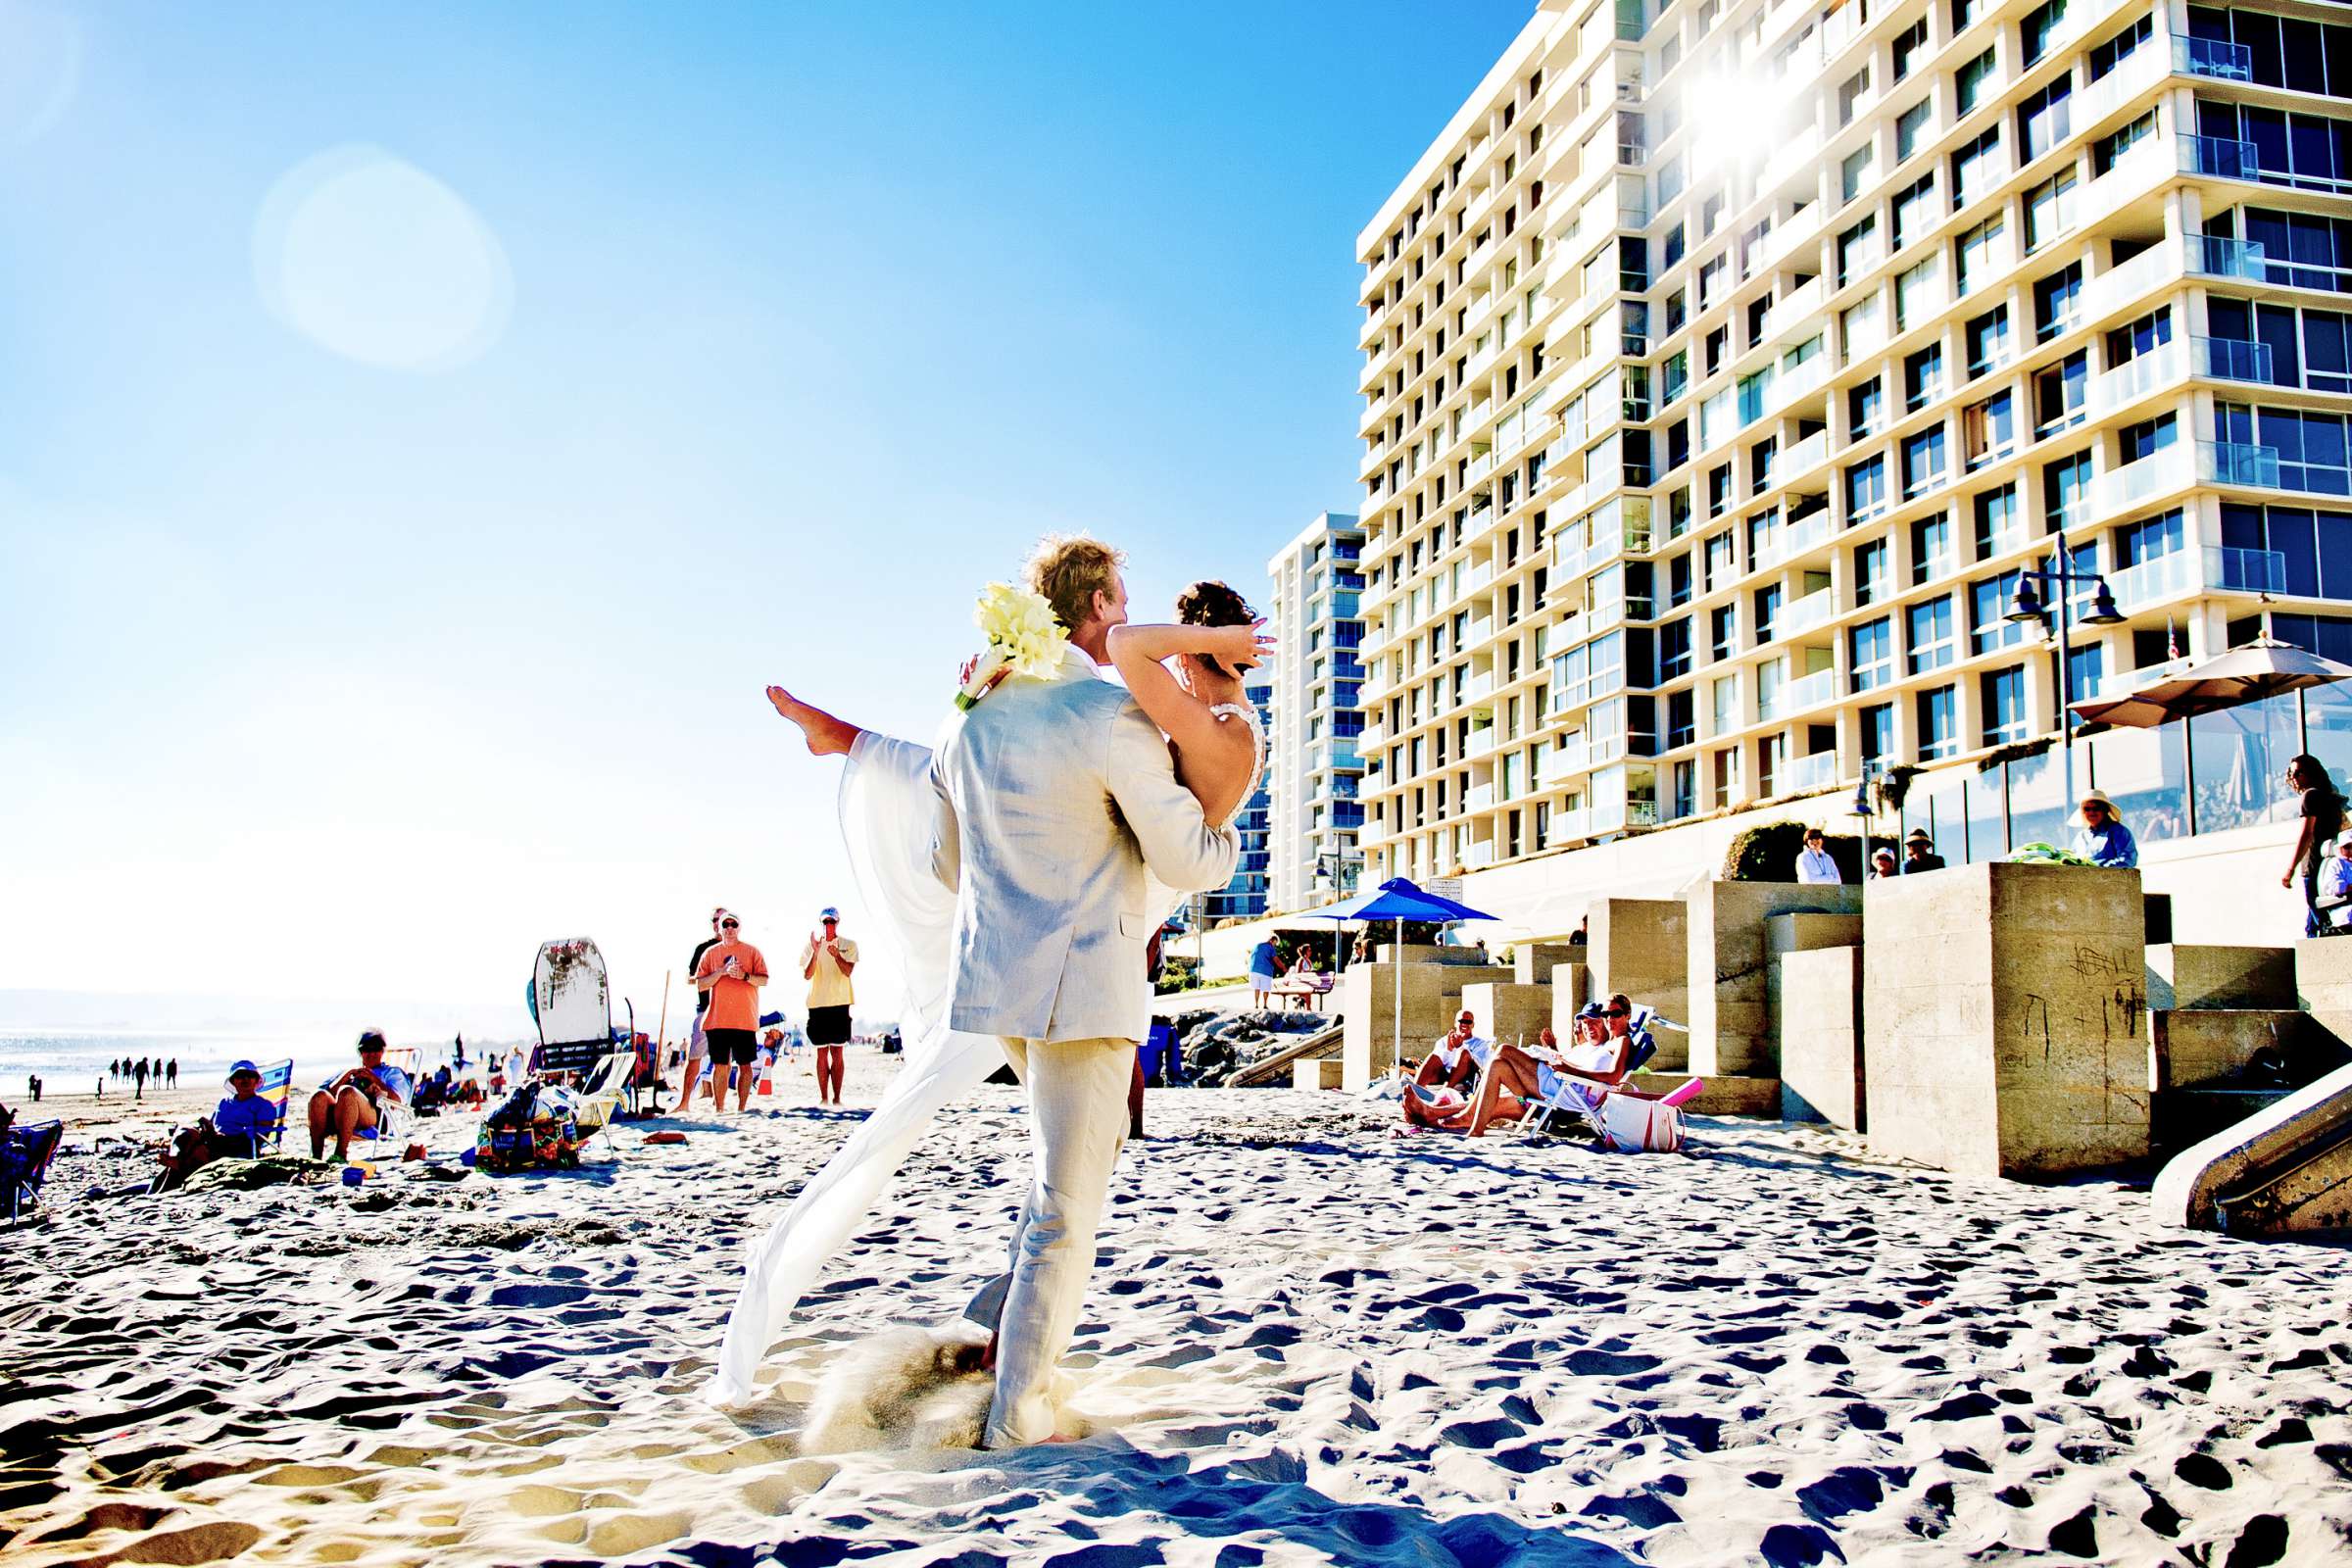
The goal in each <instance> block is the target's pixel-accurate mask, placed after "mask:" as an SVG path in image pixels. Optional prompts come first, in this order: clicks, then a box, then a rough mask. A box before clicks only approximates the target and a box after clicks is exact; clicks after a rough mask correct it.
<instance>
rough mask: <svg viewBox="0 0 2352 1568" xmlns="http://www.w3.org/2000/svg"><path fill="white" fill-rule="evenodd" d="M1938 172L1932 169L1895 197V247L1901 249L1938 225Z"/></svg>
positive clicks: (1898, 192)
mask: <svg viewBox="0 0 2352 1568" xmlns="http://www.w3.org/2000/svg"><path fill="white" fill-rule="evenodd" d="M1936 217H1937V212H1936V172H1935V171H1934V170H1930V171H1929V172H1927V173H1925V174H1922V175H1921V176H1920V177H1919V178H1917V179H1915V180H1913V181H1912V182H1911V183H1910V184H1909V185H1907V186H1905V187H1904V188H1903V189H1902V190H1899V191H1897V192H1896V193H1895V197H1894V248H1895V249H1896V250H1898V251H1899V250H1901V249H1902V248H1903V247H1904V246H1906V245H1908V244H1910V243H1911V242H1912V241H1913V240H1916V239H1918V238H1920V237H1921V236H1922V235H1924V234H1926V233H1927V231H1928V230H1929V229H1931V228H1933V227H1935V226H1936Z"/></svg>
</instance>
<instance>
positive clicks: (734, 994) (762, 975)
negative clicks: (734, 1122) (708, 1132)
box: [694, 914, 767, 1113]
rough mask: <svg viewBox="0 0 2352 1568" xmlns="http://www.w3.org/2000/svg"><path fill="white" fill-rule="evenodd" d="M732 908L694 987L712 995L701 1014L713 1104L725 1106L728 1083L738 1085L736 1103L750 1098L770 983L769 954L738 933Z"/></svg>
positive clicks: (746, 1104)
mask: <svg viewBox="0 0 2352 1568" xmlns="http://www.w3.org/2000/svg"><path fill="white" fill-rule="evenodd" d="M741 924H742V923H741V922H740V921H738V920H737V919H736V918H735V916H734V915H732V914H729V915H727V916H726V917H725V918H724V919H722V920H720V921H719V922H718V942H717V945H716V946H714V947H712V948H711V950H710V951H709V952H708V953H705V954H704V955H703V961H702V962H701V963H699V964H697V965H696V966H695V971H694V989H695V990H697V991H700V992H703V993H705V994H706V995H708V996H709V997H710V998H711V1008H710V1010H709V1011H708V1012H706V1013H705V1014H704V1015H703V1039H704V1041H705V1042H706V1043H707V1044H708V1045H709V1047H710V1051H711V1111H712V1112H713V1113H718V1112H722V1111H724V1110H725V1109H726V1108H727V1083H728V1081H729V1080H730V1079H732V1080H734V1082H735V1083H736V1084H737V1085H738V1086H739V1088H738V1090H737V1095H736V1101H735V1108H736V1109H737V1110H748V1109H750V1108H751V1103H752V1065H753V1062H754V1061H755V1060H756V1059H757V1058H758V1055H759V1052H760V1036H759V1029H760V987H761V986H763V985H765V984H767V960H766V959H765V958H763V957H761V956H760V950H759V949H758V948H755V947H753V946H752V945H751V944H750V943H748V942H746V941H744V940H743V939H742V938H741V936H740V935H739V934H738V933H739V932H740V930H741Z"/></svg>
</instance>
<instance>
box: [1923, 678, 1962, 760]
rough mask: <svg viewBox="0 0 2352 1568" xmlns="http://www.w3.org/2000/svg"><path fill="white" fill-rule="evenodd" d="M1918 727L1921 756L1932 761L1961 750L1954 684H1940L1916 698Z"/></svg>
mask: <svg viewBox="0 0 2352 1568" xmlns="http://www.w3.org/2000/svg"><path fill="white" fill-rule="evenodd" d="M1915 711H1916V712H1917V714H1918V730H1919V760H1921V761H1923V762H1932V761H1935V760H1937V759H1938V758H1944V757H1951V756H1954V755H1955V754H1957V753H1958V751H1959V750H1960V733H1959V731H1960V715H1959V713H1958V711H1957V710H1956V707H1955V705H1954V704H1953V702H1952V688H1951V687H1949V686H1938V687H1936V689H1935V690H1934V691H1932V692H1921V693H1920V694H1919V696H1918V698H1917V699H1916V710H1915Z"/></svg>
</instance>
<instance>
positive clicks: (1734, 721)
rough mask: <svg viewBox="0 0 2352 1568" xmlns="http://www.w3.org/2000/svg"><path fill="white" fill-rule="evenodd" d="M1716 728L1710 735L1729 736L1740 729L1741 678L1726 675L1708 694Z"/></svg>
mask: <svg viewBox="0 0 2352 1568" xmlns="http://www.w3.org/2000/svg"><path fill="white" fill-rule="evenodd" d="M1708 702H1709V703H1710V705H1711V716H1712V717H1713V719H1714V727H1713V729H1711V730H1710V731H1709V732H1708V733H1710V734H1714V735H1729V734H1730V733H1731V732H1732V731H1734V730H1736V729H1738V728H1739V727H1740V677H1739V676H1737V675H1726V676H1724V677H1723V678H1722V679H1720V680H1718V681H1716V682H1715V684H1714V686H1713V687H1712V688H1710V690H1709V693H1708Z"/></svg>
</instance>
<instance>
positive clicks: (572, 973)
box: [531, 937, 613, 1073]
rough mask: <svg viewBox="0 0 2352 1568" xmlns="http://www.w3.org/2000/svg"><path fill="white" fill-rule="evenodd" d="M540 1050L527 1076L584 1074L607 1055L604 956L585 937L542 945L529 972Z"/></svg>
mask: <svg viewBox="0 0 2352 1568" xmlns="http://www.w3.org/2000/svg"><path fill="white" fill-rule="evenodd" d="M531 1010H532V1012H533V1013H534V1014H535V1015H536V1016H537V1018H538V1021H539V1049H538V1051H537V1052H536V1053H534V1054H533V1055H532V1058H531V1071H532V1072H534V1073H550V1072H585V1071H587V1070H588V1069H589V1068H590V1067H593V1066H594V1065H596V1063H597V1062H598V1061H600V1060H602V1059H603V1058H604V1056H605V1054H606V1053H607V1052H609V1051H611V1050H612V1049H613V997H612V989H611V986H610V984H609V983H608V982H607V980H606V978H605V956H604V955H603V954H601V953H599V952H598V951H597V950H596V944H595V943H594V942H591V941H590V940H588V938H586V937H569V938H565V939H564V940H561V941H556V942H545V943H541V944H540V947H539V961H538V963H537V964H536V965H535V966H534V967H533V969H532V971H531Z"/></svg>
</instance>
